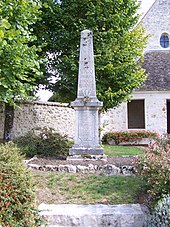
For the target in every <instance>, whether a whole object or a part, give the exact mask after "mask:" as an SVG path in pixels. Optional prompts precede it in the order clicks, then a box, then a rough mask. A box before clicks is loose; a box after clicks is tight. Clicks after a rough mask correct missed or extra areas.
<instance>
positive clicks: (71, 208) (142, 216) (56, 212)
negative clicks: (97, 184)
mask: <svg viewBox="0 0 170 227" xmlns="http://www.w3.org/2000/svg"><path fill="white" fill-rule="evenodd" d="M38 209H39V211H40V215H41V216H42V217H44V218H45V219H47V221H48V224H49V225H48V226H58V227H65V226H67V227H71V226H75V227H106V226H111V227H144V226H145V221H146V220H147V218H148V210H147V208H146V207H144V206H142V205H140V204H127V205H103V204H98V205H75V204H57V205H54V204H51V205H47V204H40V206H39V207H38Z"/></svg>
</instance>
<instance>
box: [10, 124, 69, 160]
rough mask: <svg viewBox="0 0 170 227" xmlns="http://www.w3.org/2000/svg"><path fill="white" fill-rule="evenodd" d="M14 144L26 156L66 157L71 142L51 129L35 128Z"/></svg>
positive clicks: (17, 139)
mask: <svg viewBox="0 0 170 227" xmlns="http://www.w3.org/2000/svg"><path fill="white" fill-rule="evenodd" d="M14 142H15V143H16V144H17V145H18V146H19V147H20V148H21V151H22V153H23V154H26V156H31V157H32V156H35V155H40V156H54V157H55V156H67V155H68V150H69V147H70V146H71V141H69V140H68V138H67V136H62V135H60V134H59V133H57V132H55V130H54V129H52V128H46V127H44V128H35V129H32V130H31V131H29V132H28V133H27V134H26V135H25V136H21V137H19V138H16V139H15V140H14Z"/></svg>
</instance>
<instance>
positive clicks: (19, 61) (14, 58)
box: [0, 0, 42, 141]
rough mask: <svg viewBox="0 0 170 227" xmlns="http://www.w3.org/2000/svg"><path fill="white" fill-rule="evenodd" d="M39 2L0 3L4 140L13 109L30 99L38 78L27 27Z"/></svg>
mask: <svg viewBox="0 0 170 227" xmlns="http://www.w3.org/2000/svg"><path fill="white" fill-rule="evenodd" d="M40 6H41V5H40V2H39V0H13V1H10V0H0V102H4V103H5V104H6V110H5V113H6V120H5V129H4V140H5V141H8V140H9V139H10V137H11V130H12V125H13V117H14V116H13V107H14V106H15V104H16V102H18V101H21V100H27V99H31V98H33V93H34V91H35V89H36V85H37V80H38V79H39V78H40V77H42V73H41V72H40V62H41V61H40V60H39V56H38V54H37V51H39V50H40V49H39V48H38V47H37V46H35V45H34V44H33V41H34V40H35V39H36V37H35V36H34V35H33V30H32V28H31V26H32V25H33V24H34V23H35V22H36V21H37V20H38V18H39V15H40V11H39V9H40Z"/></svg>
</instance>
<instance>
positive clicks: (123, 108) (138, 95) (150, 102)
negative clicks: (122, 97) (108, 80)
mask: <svg viewBox="0 0 170 227" xmlns="http://www.w3.org/2000/svg"><path fill="white" fill-rule="evenodd" d="M133 99H135V100H138V99H143V100H144V102H145V130H150V131H155V132H158V133H160V134H164V133H167V100H170V92H168V91H167V92H160V91H159V92H153V91H152V92H150V91H143V92H141V91H140V92H134V93H133V94H132V100H133ZM127 112H128V111H127V103H123V104H121V105H120V106H119V107H118V108H116V109H110V110H109V111H108V112H107V113H104V114H102V117H101V128H102V134H104V133H105V132H107V131H110V130H112V131H120V130H128V123H127V122H128V115H127ZM131 130H133V129H131Z"/></svg>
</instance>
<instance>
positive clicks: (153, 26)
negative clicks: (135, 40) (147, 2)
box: [142, 0, 170, 51]
mask: <svg viewBox="0 0 170 227" xmlns="http://www.w3.org/2000/svg"><path fill="white" fill-rule="evenodd" d="M169 8H170V1H169V0H156V1H155V3H154V4H153V6H152V7H151V8H150V10H149V11H148V12H147V13H146V15H145V16H144V18H143V19H142V21H143V23H144V27H145V29H146V32H147V34H151V35H152V36H151V37H150V38H149V40H148V45H147V48H146V49H145V51H148V50H165V48H162V47H161V46H160V37H161V34H162V33H168V34H169V35H170V10H168V9H169ZM166 50H170V46H169V47H168V48H166Z"/></svg>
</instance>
